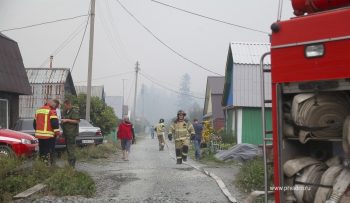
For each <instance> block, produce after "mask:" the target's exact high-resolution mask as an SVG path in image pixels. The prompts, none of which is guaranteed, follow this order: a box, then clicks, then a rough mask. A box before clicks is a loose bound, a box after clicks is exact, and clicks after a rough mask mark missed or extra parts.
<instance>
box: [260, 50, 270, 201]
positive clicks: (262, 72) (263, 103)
mask: <svg viewBox="0 0 350 203" xmlns="http://www.w3.org/2000/svg"><path fill="white" fill-rule="evenodd" d="M270 54H271V53H270V52H266V53H264V54H263V55H262V56H261V58H260V89H261V91H260V93H261V95H260V98H261V120H262V134H263V155H264V184H265V197H264V202H265V203H267V202H268V191H269V188H268V186H269V184H268V171H267V170H268V166H267V165H268V163H267V150H266V143H267V142H272V134H273V132H272V130H271V131H267V130H266V116H265V108H266V105H267V104H272V100H267V99H265V73H271V69H265V68H264V59H265V57H266V56H268V55H270ZM267 135H271V138H268V137H267Z"/></svg>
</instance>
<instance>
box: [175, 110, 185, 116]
mask: <svg viewBox="0 0 350 203" xmlns="http://www.w3.org/2000/svg"><path fill="white" fill-rule="evenodd" d="M180 114H182V115H183V116H186V113H185V112H184V111H183V110H179V111H178V112H177V116H179V115H180Z"/></svg>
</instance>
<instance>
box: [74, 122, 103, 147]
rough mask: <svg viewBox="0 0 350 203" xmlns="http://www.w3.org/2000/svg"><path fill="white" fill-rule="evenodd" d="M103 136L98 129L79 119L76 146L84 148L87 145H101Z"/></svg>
mask: <svg viewBox="0 0 350 203" xmlns="http://www.w3.org/2000/svg"><path fill="white" fill-rule="evenodd" d="M102 143H103V136H102V133H101V129H100V128H99V127H94V126H93V125H92V124H91V123H89V122H88V121H87V120H85V119H80V123H79V136H77V137H76V144H77V145H79V146H85V145H88V144H96V145H97V144H102Z"/></svg>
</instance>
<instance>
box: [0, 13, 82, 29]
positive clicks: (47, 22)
mask: <svg viewBox="0 0 350 203" xmlns="http://www.w3.org/2000/svg"><path fill="white" fill-rule="evenodd" d="M85 16H88V14H85V15H78V16H74V17H69V18H62V19H57V20H52V21H46V22H42V23H37V24H33V25H25V26H22V27H15V28H9V29H4V30H0V32H8V31H13V30H21V29H26V28H31V27H36V26H41V25H46V24H51V23H57V22H61V21H67V20H74V19H77V18H82V17H85Z"/></svg>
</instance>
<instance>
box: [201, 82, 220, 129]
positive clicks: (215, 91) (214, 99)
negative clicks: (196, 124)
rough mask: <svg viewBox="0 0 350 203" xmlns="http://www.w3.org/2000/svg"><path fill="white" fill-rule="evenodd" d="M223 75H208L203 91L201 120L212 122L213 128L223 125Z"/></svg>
mask: <svg viewBox="0 0 350 203" xmlns="http://www.w3.org/2000/svg"><path fill="white" fill-rule="evenodd" d="M224 83H225V77H223V76H208V78H207V86H206V91H205V100H204V109H203V120H209V121H211V122H212V124H213V127H214V129H215V130H220V129H221V128H223V127H224V112H223V108H222V105H221V100H222V93H223V89H224Z"/></svg>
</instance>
